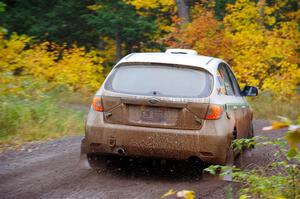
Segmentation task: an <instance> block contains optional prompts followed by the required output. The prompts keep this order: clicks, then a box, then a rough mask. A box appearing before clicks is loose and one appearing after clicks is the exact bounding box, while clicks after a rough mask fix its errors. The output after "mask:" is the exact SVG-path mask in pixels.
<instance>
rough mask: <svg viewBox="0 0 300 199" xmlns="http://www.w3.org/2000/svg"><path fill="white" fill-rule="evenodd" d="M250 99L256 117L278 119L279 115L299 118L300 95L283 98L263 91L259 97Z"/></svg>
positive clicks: (294, 118) (293, 118)
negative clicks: (287, 98)
mask: <svg viewBox="0 0 300 199" xmlns="http://www.w3.org/2000/svg"><path fill="white" fill-rule="evenodd" d="M248 101H249V103H250V104H251V107H252V108H253V110H254V118H255V119H265V120H276V119H278V118H276V117H277V116H284V117H287V118H290V119H292V120H297V119H298V117H299V116H300V97H299V96H295V97H293V98H290V99H289V100H282V99H277V98H274V97H272V96H271V95H270V94H268V93H261V94H260V95H259V96H257V97H249V98H248Z"/></svg>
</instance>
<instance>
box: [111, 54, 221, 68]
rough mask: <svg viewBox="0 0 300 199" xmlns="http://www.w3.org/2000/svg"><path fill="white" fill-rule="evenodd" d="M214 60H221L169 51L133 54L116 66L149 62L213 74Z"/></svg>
mask: <svg viewBox="0 0 300 199" xmlns="http://www.w3.org/2000/svg"><path fill="white" fill-rule="evenodd" d="M191 51H192V50H191ZM213 60H214V61H218V60H219V59H217V58H214V57H209V56H202V55H196V54H186V53H168V51H167V52H155V53H132V54H129V55H127V56H125V57H124V58H123V59H121V60H120V61H119V62H118V64H117V65H116V66H118V65H120V64H122V63H131V62H133V63H136V62H143V63H145V62H149V63H164V64H176V65H188V66H194V67H199V68H203V69H206V70H208V71H210V72H212V71H213V69H212V67H213V66H214V65H215V64H210V63H211V62H212V61H213Z"/></svg>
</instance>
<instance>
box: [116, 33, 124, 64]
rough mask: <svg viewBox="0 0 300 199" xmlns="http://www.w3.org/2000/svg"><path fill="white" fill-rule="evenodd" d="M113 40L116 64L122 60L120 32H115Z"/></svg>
mask: <svg viewBox="0 0 300 199" xmlns="http://www.w3.org/2000/svg"><path fill="white" fill-rule="evenodd" d="M115 40H116V62H117V61H119V60H120V59H121V58H122V49H121V48H122V46H121V44H122V41H121V35H120V31H119V30H117V31H116V33H115Z"/></svg>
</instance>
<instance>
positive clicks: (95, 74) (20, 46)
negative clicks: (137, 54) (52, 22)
mask: <svg viewBox="0 0 300 199" xmlns="http://www.w3.org/2000/svg"><path fill="white" fill-rule="evenodd" d="M101 64H102V58H100V57H99V56H98V51H96V50H90V51H87V50H86V49H85V48H83V47H78V46H77V45H73V46H72V47H69V48H67V47H66V46H59V45H57V44H55V43H50V42H42V43H35V42H34V40H33V39H31V38H30V37H28V36H25V35H17V34H13V35H11V36H10V37H9V38H5V35H4V34H0V75H1V80H0V83H1V84H5V85H7V86H6V87H2V91H4V92H5V91H6V92H9V91H13V90H14V87H10V86H9V84H10V83H13V82H15V81H16V80H15V79H13V78H12V76H15V77H16V78H17V77H20V76H33V77H36V78H39V79H44V80H46V81H48V82H54V83H56V84H64V85H67V86H69V87H70V88H71V89H73V90H80V89H87V90H90V91H94V90H96V89H98V88H99V86H100V85H101V82H102V81H103V73H102V69H103V67H102V65H101Z"/></svg>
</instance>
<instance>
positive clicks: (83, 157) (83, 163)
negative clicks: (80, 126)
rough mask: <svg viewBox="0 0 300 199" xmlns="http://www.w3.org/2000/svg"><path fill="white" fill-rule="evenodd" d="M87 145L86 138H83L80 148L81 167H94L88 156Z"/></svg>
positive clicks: (79, 166)
mask: <svg viewBox="0 0 300 199" xmlns="http://www.w3.org/2000/svg"><path fill="white" fill-rule="evenodd" d="M87 152H88V151H87V146H86V144H85V138H83V139H82V140H81V150H80V157H79V162H78V168H79V169H92V167H91V165H90V163H89V161H88V157H87Z"/></svg>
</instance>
